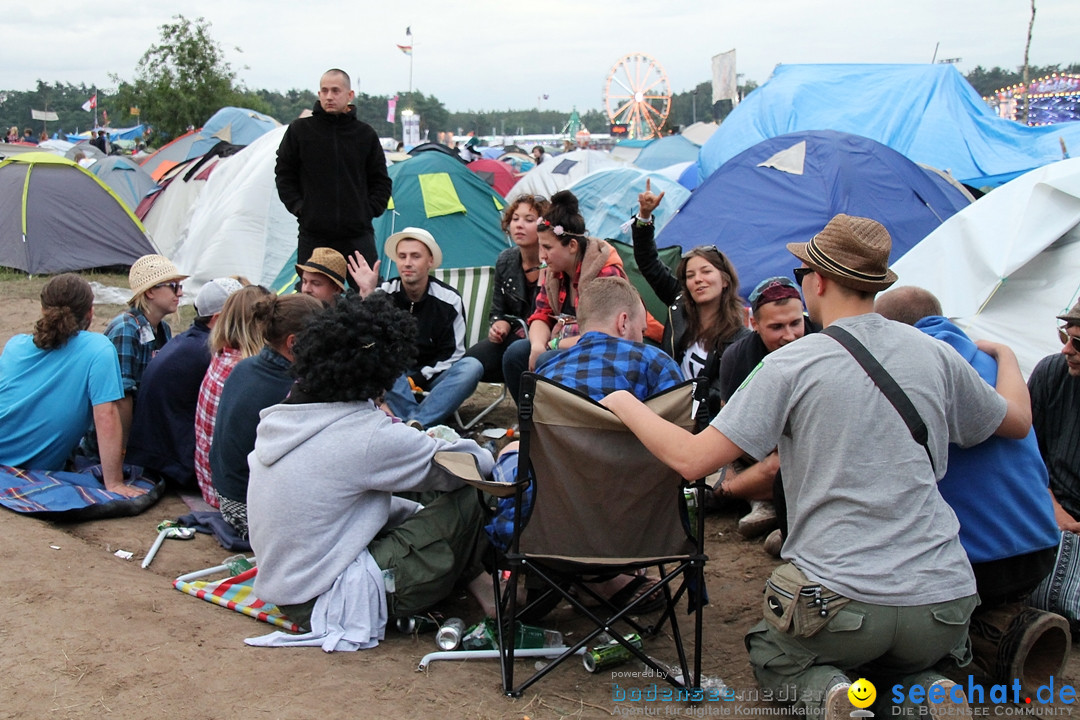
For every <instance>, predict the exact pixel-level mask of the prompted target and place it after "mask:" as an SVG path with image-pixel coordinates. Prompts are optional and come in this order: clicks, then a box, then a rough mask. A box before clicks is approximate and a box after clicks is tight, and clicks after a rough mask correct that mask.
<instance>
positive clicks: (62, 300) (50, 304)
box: [34, 273, 94, 350]
mask: <svg viewBox="0 0 1080 720" xmlns="http://www.w3.org/2000/svg"><path fill="white" fill-rule="evenodd" d="M93 305H94V291H93V290H91V289H90V283H88V282H86V281H85V280H83V279H82V278H81V277H79V276H78V275H75V274H74V273H64V274H63V275H57V276H56V277H54V278H53V279H51V280H49V282H47V283H45V287H43V288H42V289H41V317H40V318H39V319H38V321H37V322H36V323H35V324H34V345H36V346H37V347H39V348H41V349H42V350H56V349H57V348H60V347H63V346H64V344H65V343H66V342H67V341H68V340H70V339H71V338H73V337H75V335H77V334H78V332H79V331H80V330H85V329H86V328H87V327H88V326H89V315H90V308H92V307H93Z"/></svg>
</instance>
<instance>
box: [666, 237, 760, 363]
mask: <svg viewBox="0 0 1080 720" xmlns="http://www.w3.org/2000/svg"><path fill="white" fill-rule="evenodd" d="M694 257H699V258H702V259H703V260H705V262H707V263H709V264H710V265H712V266H713V267H715V268H716V269H717V270H719V271H720V275H721V276H722V277H723V278H724V281H725V286H724V291H723V292H722V293H721V294H720V312H719V314H718V315H717V318H716V322H714V323H713V324H712V325H709V326H704V325H703V321H702V319H701V311H700V309H699V308H698V306H697V303H695V302H694V298H693V296H692V295H691V294H690V292H689V291H688V290H687V287H686V266H687V264H689V262H690V258H694ZM676 277H678V278H679V283H680V284H681V285H682V299H683V303H682V308H683V314H684V315H685V316H686V323H687V325H688V328H687V332H685V333H683V336H682V339H681V341H680V343H679V344H680V345H681V347H678V348H676V351H677V352H682V351H684V350H686V348H688V347H689V346H691V345H693V344H694V342H696V341H698V340H700V341H701V344H702V345H703V346H704V347H705V349H706V350H711V349H712V348H714V347H716V346H717V345H718V344H719V343H720V342H723V341H724V340H727V339H729V338H730V337H731V336H732V335H734V334H735V333H736V332H738V330H739V328H742V327H745V326H746V322H745V318H746V311H745V310H744V309H743V299H742V298H741V297H739V276H738V274H737V273H736V272H735V266H734V265H732V264H731V260H729V259H728V257H727V255H725V254H724V253H722V252H720V251H719V250H717V249H716V247H715V246H713V245H706V246H702V247H696V248H694V249H693V250H690V251H688V252H685V253H683V256H682V260H680V261H679V268H678V270H677V271H676Z"/></svg>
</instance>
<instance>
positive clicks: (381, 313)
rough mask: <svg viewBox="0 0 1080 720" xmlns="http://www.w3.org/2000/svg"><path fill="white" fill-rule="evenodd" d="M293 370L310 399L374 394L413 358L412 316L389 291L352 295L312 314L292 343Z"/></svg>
mask: <svg viewBox="0 0 1080 720" xmlns="http://www.w3.org/2000/svg"><path fill="white" fill-rule="evenodd" d="M293 357H294V362H293V368H292V369H293V374H295V375H296V377H297V385H298V386H299V388H300V391H301V392H303V393H305V394H306V395H307V396H308V397H309V398H310V399H311V400H313V401H314V402H355V401H359V400H369V399H372V398H377V397H379V396H380V395H382V394H383V393H384V392H385V391H387V390H389V389H390V388H391V387H393V385H394V381H395V380H397V379H398V377H400V376H401V374H402V373H404V372H405V371H406V370H408V369H409V368H411V367H412V366H413V364H415V362H416V320H415V319H414V318H413V316H412V315H410V314H409V313H407V312H405V311H404V310H399V309H398V308H396V307H394V304H393V302H392V301H391V300H390V298H389V296H387V295H385V294H384V293H373V294H371V295H369V296H368V297H367V299H363V300H362V299H361V298H360V297H359V296H357V295H351V296H348V297H346V298H345V299H343V300H338V302H337V303H336V304H335V305H334V306H333V307H332V308H329V309H327V310H325V311H324V312H323V313H321V314H320V315H319V316H318V317H316V318H315V319H314V320H313V321H312V322H311V323H310V324H309V325H308V326H307V327H306V328H305V329H304V330H303V332H301V333H300V335H299V336H298V337H297V338H296V344H295V345H293Z"/></svg>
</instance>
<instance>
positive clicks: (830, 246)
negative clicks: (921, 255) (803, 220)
mask: <svg viewBox="0 0 1080 720" xmlns="http://www.w3.org/2000/svg"><path fill="white" fill-rule="evenodd" d="M787 249H788V251H789V252H790V253H791V254H792V255H794V256H795V257H797V258H799V259H800V260H802V261H803V262H804V263H806V264H807V265H808V266H809V267H811V268H813V269H814V272H817V273H820V274H821V275H824V276H825V277H827V278H831V279H833V280H835V281H836V282H838V283H840V284H841V285H844V286H845V287H849V288H852V289H853V290H862V291H864V292H881V291H882V290H884V289H886V288H887V287H889V286H890V285H892V284H893V283H894V282H896V273H894V272H893V271H892V270H890V269H889V251H890V250H891V249H892V238H891V237H889V231H888V230H886V229H885V226H884V225H882V224H881V223H879V222H878V221H877V220H871V219H870V218H863V217H855V216H853V215H844V214H843V213H840V214H839V215H837V216H835V217H834V218H833V219H832V220H830V221H829V224H828V225H826V226H825V229H824V230H822V231H821V232H819V233H818V234H817V235H815V236H814V237H813V238H811V240H810V242H804V243H788V245H787Z"/></svg>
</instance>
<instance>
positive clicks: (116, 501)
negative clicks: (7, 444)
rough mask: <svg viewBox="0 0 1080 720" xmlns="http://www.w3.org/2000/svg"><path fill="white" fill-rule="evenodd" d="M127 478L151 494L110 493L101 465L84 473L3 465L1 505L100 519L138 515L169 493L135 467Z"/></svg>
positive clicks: (28, 511)
mask: <svg viewBox="0 0 1080 720" xmlns="http://www.w3.org/2000/svg"><path fill="white" fill-rule="evenodd" d="M124 479H125V480H129V481H131V480H132V479H134V484H135V485H136V486H137V487H141V488H143V489H145V490H147V493H146V494H145V495H140V496H139V497H134V498H126V497H123V496H122V495H117V494H116V493H111V492H108V491H107V490H105V485H104V484H103V483H102V480H101V466H100V465H92V466H90V467H88V468H86V469H85V470H83V471H81V472H65V471H44V470H24V469H22V468H15V467H10V466H8V465H0V505H3V506H4V507H6V508H8V509H9V510H14V511H15V512H18V513H24V514H27V515H34V516H36V517H42V518H45V519H48V520H98V519H101V518H110V517H126V516H129V515H138V514H139V513H141V512H143V511H144V510H146V509H147V508H149V507H150V506H151V505H153V504H154V503H156V502H157V501H158V500H159V499H160V498H161V495H162V493H164V492H165V483H164V481H159V482H157V483H156V484H155V483H153V482H151V481H150V480H148V479H147V478H145V477H143V476H142V468H139V467H136V466H134V465H125V466H124Z"/></svg>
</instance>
